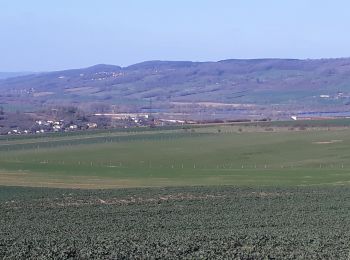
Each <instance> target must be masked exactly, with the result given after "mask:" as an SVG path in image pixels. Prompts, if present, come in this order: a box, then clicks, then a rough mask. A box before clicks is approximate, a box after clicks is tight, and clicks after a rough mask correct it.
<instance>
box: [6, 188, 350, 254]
mask: <svg viewBox="0 0 350 260" xmlns="http://www.w3.org/2000/svg"><path fill="white" fill-rule="evenodd" d="M349 194H350V189H349V187H339V186H336V187H299V188H297V187H288V188H286V187H283V188H271V187H270V188H267V187H265V188H237V187H230V186H220V187H218V186H211V187H187V188H186V187H183V188H167V189H164V188H142V189H116V190H108V189H105V190H77V189H73V190H72V189H47V188H19V187H17V188H16V187H0V215H1V218H0V258H4V259H48V258H49V259H156V258H158V259H165V258H167V259H169V258H170V259H176V258H177V259H178V258H181V259H200V258H206V259H208V258H209V259H213V258H216V259H232V258H234V259H348V258H347V257H348V255H349V250H350V243H349V241H350V216H349V212H350V210H349V209H350V197H349Z"/></svg>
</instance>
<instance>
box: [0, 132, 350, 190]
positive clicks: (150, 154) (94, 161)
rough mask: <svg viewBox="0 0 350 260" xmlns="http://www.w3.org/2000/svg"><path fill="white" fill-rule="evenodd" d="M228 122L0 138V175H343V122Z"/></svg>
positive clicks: (348, 170) (349, 140) (205, 179)
mask: <svg viewBox="0 0 350 260" xmlns="http://www.w3.org/2000/svg"><path fill="white" fill-rule="evenodd" d="M236 128H237V127H236V126H216V127H206V128H205V127H202V128H197V129H195V130H194V131H195V132H193V131H191V130H183V129H170V130H162V131H159V130H157V131H147V132H144V131H139V132H134V133H127V132H122V133H120V132H115V133H101V132H98V133H91V134H90V135H88V134H85V135H72V136H69V135H68V136H52V137H50V136H43V137H42V138H38V137H36V138H32V139H30V138H28V139H22V138H20V139H13V140H1V141H0V183H2V184H4V185H22V186H47V187H75V188H113V187H151V186H159V187H161V186H184V185H193V186H194V185H223V184H227V185H237V186H295V185H323V184H327V185H329V184H331V185H338V184H344V185H348V184H349V183H350V160H349V159H350V135H349V133H350V131H349V130H348V129H345V130H344V129H342V130H339V129H338V130H331V131H325V130H318V131H282V132H280V131H276V132H244V131H243V133H239V132H238V131H237V129H236ZM218 129H221V131H220V132H219V131H218Z"/></svg>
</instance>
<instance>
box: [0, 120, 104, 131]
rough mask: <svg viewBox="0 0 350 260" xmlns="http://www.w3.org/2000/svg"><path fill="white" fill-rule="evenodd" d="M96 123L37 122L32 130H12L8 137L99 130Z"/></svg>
mask: <svg viewBox="0 0 350 260" xmlns="http://www.w3.org/2000/svg"><path fill="white" fill-rule="evenodd" d="M97 127H98V125H97V124H96V123H91V122H88V123H84V124H76V123H73V122H68V123H67V122H65V121H64V120H58V121H54V120H37V121H35V124H34V125H33V126H32V127H31V128H30V129H25V130H20V129H12V130H11V131H9V132H8V133H7V134H8V135H21V134H42V133H50V132H70V131H76V130H85V129H93V128H97Z"/></svg>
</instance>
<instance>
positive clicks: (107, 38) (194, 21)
mask: <svg viewBox="0 0 350 260" xmlns="http://www.w3.org/2000/svg"><path fill="white" fill-rule="evenodd" d="M349 10H350V1H348V0H124V1H122V0H0V35H1V37H0V71H47V70H59V69H66V68H78V67H86V66H90V65H93V64H98V63H108V64H116V65H122V66H126V65H129V64H133V63H137V62H141V61H145V60H154V59H157V60H158V59H159V60H192V61H208V60H211V61H216V60H221V59H229V58H267V57H271V58H272V57H276V58H329V57H349V56H350V33H349V28H350V15H349Z"/></svg>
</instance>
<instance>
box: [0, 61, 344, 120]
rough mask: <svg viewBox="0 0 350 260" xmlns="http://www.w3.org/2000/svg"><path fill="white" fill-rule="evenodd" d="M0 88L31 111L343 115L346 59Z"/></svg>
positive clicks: (184, 66)
mask: <svg viewBox="0 0 350 260" xmlns="http://www.w3.org/2000/svg"><path fill="white" fill-rule="evenodd" d="M0 90H1V93H2V94H1V97H0V102H2V103H3V104H7V105H9V106H15V105H16V103H17V104H18V103H21V104H22V106H23V104H24V103H25V104H26V105H27V106H26V107H30V105H31V107H32V108H37V107H42V106H54V105H63V104H65V105H68V104H73V105H76V106H80V107H83V108H87V109H88V108H91V107H93V106H94V105H96V104H99V105H101V104H104V105H106V106H107V105H115V106H118V107H119V109H121V110H140V109H147V108H149V109H150V106H151V105H150V103H152V106H153V108H157V109H158V110H164V111H169V110H171V109H172V111H174V110H177V111H179V110H180V109H181V107H182V108H184V107H185V106H187V107H188V106H191V105H192V106H196V105H198V106H204V107H205V108H208V107H213V106H216V107H220V106H221V105H222V106H226V107H227V106H230V105H232V106H234V105H235V106H236V107H235V110H237V111H238V110H239V109H246V108H247V107H252V106H254V107H257V106H258V107H259V109H255V112H257V110H259V111H260V112H259V113H263V112H261V111H270V112H271V111H280V110H283V111H285V112H288V111H304V110H306V111H311V110H317V109H324V110H346V109H347V106H348V105H349V104H350V59H348V58H341V59H319V60H297V59H255V60H254V59H253V60H223V61H218V62H190V61H147V62H143V63H139V64H135V65H131V66H128V67H120V66H114V65H104V64H100V65H95V66H92V67H88V68H82V69H74V70H65V71H56V72H48V73H41V74H35V75H26V76H21V77H15V78H9V79H5V80H0ZM174 107H175V108H174ZM28 109H29V108H28ZM232 110H233V109H231V111H232ZM264 113H265V112H264ZM271 113H272V112H271Z"/></svg>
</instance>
